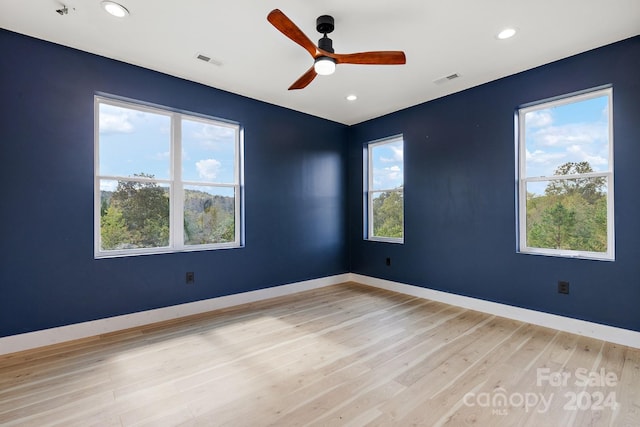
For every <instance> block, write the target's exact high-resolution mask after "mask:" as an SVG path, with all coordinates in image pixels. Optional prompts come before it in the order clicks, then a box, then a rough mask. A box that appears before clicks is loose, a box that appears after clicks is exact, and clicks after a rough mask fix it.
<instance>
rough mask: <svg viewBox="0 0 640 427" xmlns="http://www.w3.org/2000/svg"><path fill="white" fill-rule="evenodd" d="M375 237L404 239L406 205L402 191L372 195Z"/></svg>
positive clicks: (381, 192)
mask: <svg viewBox="0 0 640 427" xmlns="http://www.w3.org/2000/svg"><path fill="white" fill-rule="evenodd" d="M371 196H372V203H371V205H372V209H373V237H389V238H400V239H401V238H402V237H403V218H404V212H403V211H404V203H403V194H402V191H401V190H398V191H380V192H374V193H372V195H371Z"/></svg>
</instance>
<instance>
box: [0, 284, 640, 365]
mask: <svg viewBox="0 0 640 427" xmlns="http://www.w3.org/2000/svg"><path fill="white" fill-rule="evenodd" d="M344 282H357V283H361V284H363V285H369V286H373V287H377V288H381V289H387V290H390V291H394V292H399V293H402V294H406V295H411V296H415V297H419V298H425V299H430V300H433V301H439V302H443V303H446V304H451V305H455V306H458V307H463V308H467V309H470V310H476V311H481V312H483V313H488V314H492V315H496V316H501V317H506V318H509V319H514V320H519V321H522V322H526V323H532V324H534V325H539V326H545V327H547V328H552V329H557V330H560V331H565V332H570V333H574V334H578V335H584V336H588V337H592V338H596V339H600V340H604V341H609V342H612V343H616V344H621V345H626V346H629V347H635V348H640V332H637V331H631V330H628V329H622V328H616V327H613V326H607V325H601V324H599V323H593V322H587V321H584V320H578V319H572V318H569V317H563V316H558V315H555V314H549V313H543V312H540V311H535V310H529V309H526V308H520V307H514V306H511V305H506V304H500V303H495V302H491V301H485V300H481V299H477V298H470V297H465V296H461V295H456V294H450V293H447V292H442V291H436V290H433V289H427V288H422V287H420V286H414V285H407V284H404V283H399V282H392V281H390V280H384V279H378V278H375V277H369V276H364V275H360V274H355V273H345V274H338V275H335V276H329V277H323V278H319V279H313V280H306V281H303V282H296V283H290V284H287V285H282V286H275V287H272V288H266V289H259V290H256V291H251V292H243V293H240V294H234V295H227V296H223V297H218V298H211V299H207V300H203V301H195V302H190V303H186V304H179V305H174V306H170V307H164V308H158V309H155V310H147V311H141V312H137V313H131V314H125V315H122V316H114V317H109V318H106V319H98V320H93V321H90V322H82V323H76V324H73V325H67V326H60V327H57V328H51V329H44V330H40V331H34V332H28V333H24V334H18V335H10V336H8V337H3V338H0V355H5V354H10V353H16V352H19V351H23V350H30V349H33V348H38V347H44V346H47V345H51V344H60V343H63V342H67V341H73V340H77V339H82V338H89V337H93V336H97V335H101V334H106V333H109V332H116V331H120V330H124V329H129V328H134V327H138V326H143V325H149V324H152V323H157V322H163V321H166V320H173V319H178V318H181V317H185V316H190V315H193V314H200V313H206V312H208V311H213V310H219V309H221V308H227V307H233V306H236V305H240V304H246V303H251V302H256V301H262V300H266V299H269V298H275V297H279V296H285V295H291V294H295V293H298V292H302V291H307V290H311V289H317V288H322V287H325V286H331V285H337V284H340V283H344Z"/></svg>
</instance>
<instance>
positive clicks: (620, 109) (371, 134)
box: [349, 37, 640, 331]
mask: <svg viewBox="0 0 640 427" xmlns="http://www.w3.org/2000/svg"><path fill="white" fill-rule="evenodd" d="M638 76H640V37H635V38H633V39H629V40H626V41H623V42H620V43H617V44H614V45H610V46H607V47H604V48H600V49H597V50H594V51H590V52H587V53H584V54H581V55H578V56H575V57H571V58H568V59H565V60H562V61H558V62H555V63H552V64H548V65H546V66H543V67H539V68H536V69H533V70H530V71H527V72H524V73H520V74H517V75H514V76H510V77H508V78H504V79H501V80H497V81H494V82H491V83H489V84H485V85H482V86H479V87H476V88H472V89H469V90H466V91H464V92H461V93H458V94H454V95H451V96H448V97H445V98H441V99H438V100H435V101H432V102H428V103H425V104H422V105H419V106H416V107H412V108H409V109H406V110H403V111H400V112H397V113H394V114H391V115H388V116H385V117H382V118H379V119H376V120H372V121H369V122H365V123H362V124H360V125H357V126H354V127H352V128H350V148H349V193H350V194H351V195H352V196H354V195H357V196H356V197H350V198H349V205H350V208H349V211H350V212H349V218H350V220H349V223H350V243H351V247H350V254H351V271H352V272H354V273H360V274H365V275H369V276H375V277H379V278H385V279H389V280H394V281H399V282H403V283H408V284H414V285H418V286H423V287H428V288H433V289H438V290H443V291H447V292H452V293H456V294H461V295H467V296H472V297H477V298H481V299H486V300H491V301H496V302H500V303H506V304H511V305H516V306H520V307H526V308H529V309H534V310H540V311H544V312H549V313H556V314H560V315H565V316H570V317H574V318H579V319H585V320H589V321H593V322H598V323H604V324H609V325H614V326H619V327H624V328H628V329H633V330H637V331H640V309H639V308H638V307H639V304H640V197H638V194H639V191H638V185H639V183H640V78H639V77H638ZM605 84H613V90H614V95H613V105H614V139H615V142H614V150H615V154H614V156H615V226H616V260H615V262H603V261H592V260H578V259H563V258H554V257H545V256H535V255H524V254H517V253H516V214H515V178H514V177H515V161H514V111H515V109H516V107H518V106H519V105H521V104H524V103H528V102H533V101H537V100H541V99H545V98H549V97H553V96H558V95H563V94H566V93H571V92H574V91H579V90H583V89H588V88H592V87H596V86H600V85H605ZM399 133H402V134H404V139H405V156H404V159H405V243H404V244H403V245H398V244H389V243H379V242H369V241H363V239H362V216H363V215H362V201H361V200H362V196H361V195H362V150H363V148H362V147H363V144H365V143H366V142H367V141H370V140H375V139H379V138H382V137H386V136H390V135H395V134H399ZM386 257H391V259H392V263H391V266H389V267H387V266H386V265H385V259H386ZM558 280H568V281H569V282H570V283H571V294H570V295H560V294H558V293H557V282H558Z"/></svg>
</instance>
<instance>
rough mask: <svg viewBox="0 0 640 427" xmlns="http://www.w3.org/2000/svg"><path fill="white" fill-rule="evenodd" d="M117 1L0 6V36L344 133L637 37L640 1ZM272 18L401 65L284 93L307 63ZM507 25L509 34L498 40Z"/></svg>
mask: <svg viewBox="0 0 640 427" xmlns="http://www.w3.org/2000/svg"><path fill="white" fill-rule="evenodd" d="M119 2H120V3H121V4H122V5H124V6H125V7H127V8H128V9H129V11H130V13H131V14H130V16H128V17H127V18H125V19H118V18H114V17H112V16H110V15H107V14H106V13H105V12H104V11H103V10H102V8H101V7H100V0H62V1H60V2H59V1H56V0H0V26H2V27H3V28H6V29H8V30H12V31H15V32H18V33H23V34H27V35H30V36H33V37H37V38H40V39H44V40H49V41H52V42H54V43H58V44H61V45H65V46H70V47H74V48H77V49H80V50H84V51H87V52H92V53H95V54H98V55H102V56H106V57H109V58H114V59H117V60H120V61H124V62H128V63H131V64H135V65H139V66H142V67H145V68H149V69H152V70H157V71H160V72H163V73H167V74H171V75H174V76H178V77H181V78H184V79H188V80H192V81H195V82H199V83H202V84H205V85H208V86H212V87H216V88H219V89H223V90H226V91H230V92H233V93H237V94H240V95H244V96H248V97H251V98H255V99H259V100H262V101H266V102H269V103H271V104H276V105H281V106H283V107H287V108H290V109H293V110H298V111H302V112H305V113H309V114H312V115H315V116H318V117H323V118H326V119H329V120H333V121H336V122H340V123H344V124H348V125H351V124H355V123H359V122H362V121H364V120H368V119H371V118H375V117H378V116H381V115H384V114H386V113H390V112H393V111H396V110H400V109H403V108H406V107H409V106H412V105H416V104H419V103H422V102H425V101H429V100H432V99H435V98H439V97H442V96H444V95H447V94H450V93H454V92H458V91H460V90H464V89H467V88H469V87H472V86H476V85H479V84H482V83H486V82H488V81H492V80H495V79H498V78H501V77H504V76H507V75H510V74H514V73H517V72H520V71H524V70H527V69H530V68H533V67H536V66H539V65H542V64H546V63H549V62H551V61H555V60H557V59H561V58H564V57H567V56H570V55H574V54H576V53H580V52H584V51H586V50H589V49H593V48H596V47H599V46H603V45H606V44H609V43H612V42H615V41H618V40H622V39H625V38H628V37H632V36H635V35H638V34H640V0H535V1H533V0H440V1H433V0H393V1H389V0H349V1H346V0H324V1H320V0H315V1H311V0H307V1H305V0H278V1H276V0H259V1H258V0H225V1H222V0H179V1H177V0H176V1H172V2H170V1H168V0H120V1H119ZM62 3H64V4H65V5H66V6H67V7H68V8H69V13H68V14H67V15H64V16H61V15H59V14H58V13H56V12H55V10H56V9H58V8H60V7H61V4H62ZM275 8H278V9H280V10H282V11H283V12H284V13H285V14H286V15H287V16H288V17H289V18H290V19H291V20H292V21H293V22H295V23H296V24H297V25H298V26H299V27H300V29H301V30H302V31H303V32H304V33H305V34H307V36H308V37H309V38H310V39H311V40H313V41H314V42H316V41H317V40H318V38H320V37H321V35H320V34H319V33H317V32H316V29H315V20H316V18H317V17H318V16H319V15H324V14H329V15H332V16H333V17H334V18H335V25H336V29H335V31H334V32H333V33H332V34H331V35H330V37H331V38H332V39H333V44H334V48H335V50H336V52H337V53H353V52H362V51H369V50H403V51H405V53H406V56H407V64H406V65H394V66H372V65H346V64H343V65H339V66H338V69H337V70H336V73H335V74H333V75H331V76H318V77H317V78H316V79H315V80H314V81H313V82H312V83H311V84H310V85H309V86H308V87H307V88H305V89H302V90H298V91H288V90H287V88H288V87H289V85H291V83H293V82H294V81H295V80H296V79H297V78H298V77H300V76H301V75H302V74H303V73H304V72H305V71H306V70H307V69H308V68H309V67H310V66H311V65H312V63H313V60H312V58H311V56H310V55H309V54H308V53H307V52H306V51H305V50H304V49H303V48H302V47H300V46H298V45H296V44H295V43H293V42H292V41H291V40H289V39H288V38H286V37H285V36H284V35H282V34H281V33H280V32H278V31H277V30H276V29H275V28H274V27H272V26H271V24H269V23H268V22H267V19H266V16H267V14H268V13H269V11H271V10H272V9H275ZM507 26H513V27H515V28H517V29H518V33H517V34H516V36H515V37H513V38H512V39H509V40H498V39H497V38H496V34H497V33H498V31H500V30H501V29H503V28H504V27H507ZM6 54H7V53H6V52H5V53H4V55H6ZM197 54H204V55H206V56H209V57H211V58H214V59H215V60H217V61H219V62H220V63H221V65H219V66H218V65H212V64H209V63H205V62H202V61H200V60H197V59H196V56H197ZM267 64H268V65H267ZM453 73H458V74H460V76H461V77H460V78H458V79H455V80H452V81H448V82H447V83H445V84H441V85H438V84H435V83H434V81H435V80H437V79H440V78H442V77H445V76H447V75H450V74H453ZM351 93H354V94H357V96H358V100H357V101H355V102H348V101H346V99H345V97H346V96H347V95H348V94H351Z"/></svg>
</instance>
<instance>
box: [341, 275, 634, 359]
mask: <svg viewBox="0 0 640 427" xmlns="http://www.w3.org/2000/svg"><path fill="white" fill-rule="evenodd" d="M350 280H351V281H353V282H358V283H362V284H363V285H369V286H374V287H376V288H382V289H387V290H390V291H394V292H399V293H402V294H406V295H411V296H415V297H419V298H425V299H429V300H433V301H439V302H443V303H446V304H451V305H455V306H457V307H463V308H467V309H470V310H476V311H481V312H483V313H488V314H492V315H496V316H501V317H506V318H509V319H513V320H519V321H521V322H526V323H532V324H534V325H539V326H544V327H547V328H552V329H557V330H560V331H564V332H570V333H573V334H578V335H583V336H587V337H591V338H596V339H599V340H603V341H609V342H612V343H615V344H621V345H626V346H629V347H635V348H640V332H637V331H632V330H629V329H622V328H616V327H614V326H607V325H602V324H600V323H593V322H587V321H585V320H579V319H573V318H570V317H564V316H558V315H555V314H549V313H544V312H541V311H535V310H529V309H526V308H520V307H515V306H511V305H506V304H500V303H496V302H491V301H485V300H481V299H477V298H470V297H465V296H462V295H456V294H450V293H447V292H441V291H436V290H433V289H427V288H422V287H420V286H414V285H407V284H404V283H398V282H392V281H389V280H384V279H377V278H375V277H369V276H363V275H360V274H354V273H351V278H350Z"/></svg>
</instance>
